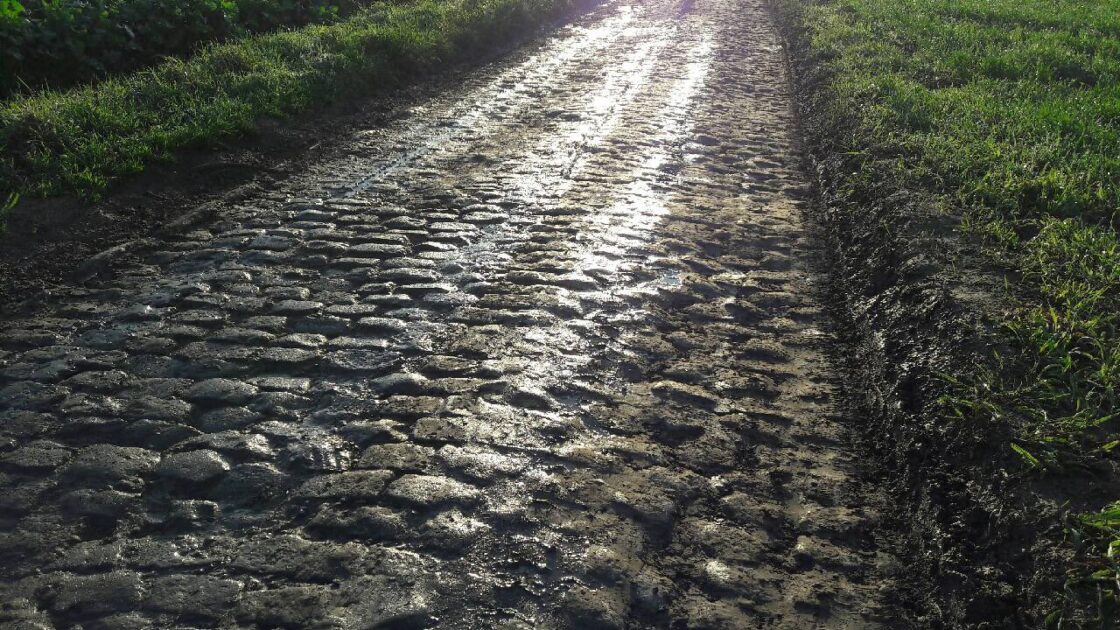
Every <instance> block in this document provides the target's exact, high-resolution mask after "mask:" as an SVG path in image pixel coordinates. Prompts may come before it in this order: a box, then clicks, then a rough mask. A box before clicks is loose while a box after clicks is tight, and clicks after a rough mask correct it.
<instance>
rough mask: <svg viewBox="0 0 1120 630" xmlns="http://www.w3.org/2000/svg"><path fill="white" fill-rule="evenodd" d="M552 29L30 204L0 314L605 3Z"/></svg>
mask: <svg viewBox="0 0 1120 630" xmlns="http://www.w3.org/2000/svg"><path fill="white" fill-rule="evenodd" d="M571 4H572V9H571V10H570V11H566V12H562V13H561V14H560V15H558V16H557V17H556V19H554V20H552V21H551V22H548V23H546V24H545V25H544V26H542V27H540V28H538V29H535V30H530V31H526V32H525V33H524V34H523V36H521V37H518V38H517V39H515V40H512V41H506V42H493V44H492V46H491V48H490V49H489V50H488V51H485V52H483V53H482V54H481V55H479V56H476V57H472V58H466V59H461V60H458V61H456V62H455V63H454V64H451V65H450V66H448V67H447V68H446V69H445V70H443V71H441V72H439V73H437V74H432V75H428V76H424V77H421V78H419V80H418V81H416V82H415V83H413V84H412V85H408V86H405V87H400V88H392V89H388V90H386V91H384V92H382V93H374V94H372V95H363V96H357V95H356V96H354V97H352V98H347V99H344V100H342V101H340V102H336V103H334V104H330V105H327V106H324V107H320V108H317V109H313V110H310V111H308V112H305V113H301V114H297V115H293V116H291V117H289V118H285V119H274V118H262V119H261V120H259V121H258V123H257V128H256V129H255V130H254V132H253V133H251V134H249V135H244V136H234V137H230V138H226V139H225V140H223V141H222V142H219V143H217V146H216V148H196V149H185V150H182V151H179V152H177V153H176V155H175V157H174V160H173V161H171V162H161V163H153V164H150V165H149V166H148V167H147V168H146V169H145V171H144V172H143V173H141V174H139V175H136V176H133V177H130V178H127V179H124V180H121V181H120V182H117V184H116V185H115V186H114V187H113V189H112V190H110V191H109V193H108V194H107V195H106V196H105V198H104V199H102V200H101V201H98V202H95V203H89V202H85V201H82V200H80V199H78V198H77V197H75V196H61V197H50V198H46V199H26V200H24V201H23V202H22V203H20V204H19V205H17V206H16V207H15V208H13V209H12V210H11V211H10V213H9V214H8V216H7V217H6V226H5V229H4V230H3V231H0V312H15V311H18V310H20V309H22V308H23V307H33V305H34V304H35V303H36V302H37V301H38V299H39V298H41V297H43V296H45V295H48V294H49V293H50V292H51V290H52V287H56V286H59V285H60V284H62V283H68V282H74V281H83V280H86V279H88V278H90V277H92V276H94V275H96V274H98V273H100V272H102V271H104V270H105V269H106V268H107V267H110V266H112V265H116V264H119V263H121V262H125V261H127V260H129V256H128V253H129V251H130V250H131V249H132V248H133V246H137V245H140V244H142V243H143V242H144V241H145V240H146V239H150V238H153V237H157V236H158V235H159V234H161V233H164V234H175V233H180V232H182V231H184V230H188V229H190V228H191V227H192V226H194V225H198V224H200V223H202V222H205V221H207V220H210V219H212V218H214V217H216V216H219V213H220V212H221V211H222V210H223V209H225V208H229V207H231V206H234V205H236V204H237V203H238V202H239V201H241V200H244V199H246V198H248V197H249V196H251V195H252V194H253V193H255V192H259V191H261V190H264V189H266V188H268V187H269V186H270V185H272V184H273V183H275V182H277V181H279V180H282V179H284V178H286V177H289V176H291V175H292V174H294V173H298V172H299V169H300V168H301V167H304V166H306V165H307V164H311V163H313V162H315V161H317V160H320V159H322V158H323V157H325V156H328V155H330V154H331V153H332V151H336V150H337V149H338V147H339V146H340V145H341V144H343V143H344V141H345V140H346V139H347V138H348V137H349V135H350V134H352V133H353V132H354V131H356V130H359V129H369V128H376V127H380V126H383V125H385V124H386V123H388V122H389V121H391V120H393V119H395V118H398V117H400V116H403V115H405V114H406V113H407V112H408V110H409V108H410V107H411V106H412V105H413V104H415V103H418V102H421V101H422V100H423V99H424V98H425V97H426V96H430V95H432V94H436V93H438V92H439V91H440V90H442V89H445V88H446V87H448V86H450V85H453V84H454V83H455V82H456V81H458V80H459V79H461V78H462V76H463V75H464V73H466V72H468V71H469V70H471V69H472V68H477V67H479V66H483V65H485V64H487V63H491V62H493V61H495V60H498V59H501V58H502V57H503V56H504V55H505V54H507V53H508V52H510V51H511V50H514V49H517V48H519V47H522V46H525V45H528V44H530V43H531V42H533V41H536V40H538V39H540V38H541V37H542V36H543V35H544V34H545V33H548V32H550V31H551V30H553V29H555V28H556V27H557V26H559V25H561V24H564V23H566V22H568V21H570V20H571V19H573V18H575V17H578V16H579V15H582V14H584V13H587V12H589V11H593V10H595V9H596V8H597V7H599V6H600V5H601V4H602V0H577V1H576V2H573V3H571Z"/></svg>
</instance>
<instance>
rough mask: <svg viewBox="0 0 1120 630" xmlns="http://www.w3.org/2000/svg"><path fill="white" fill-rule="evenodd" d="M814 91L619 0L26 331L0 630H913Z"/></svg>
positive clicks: (6, 478)
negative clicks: (804, 136)
mask: <svg viewBox="0 0 1120 630" xmlns="http://www.w3.org/2000/svg"><path fill="white" fill-rule="evenodd" d="M789 99H790V96H789V93H788V89H787V84H786V78H785V68H784V64H783V53H782V50H781V47H780V42H779V40H778V38H777V36H776V34H775V32H774V30H773V28H772V26H771V24H770V22H769V20H768V17H767V14H766V12H765V10H764V8H763V5H762V0H698V1H697V2H691V1H690V0H685V2H683V3H681V2H671V1H667V0H651V1H650V2H647V3H642V4H634V5H628V4H625V3H620V2H616V3H608V4H607V5H605V6H604V7H603V8H602V9H601V10H599V11H597V12H595V13H594V14H593V15H590V16H588V17H586V18H584V19H582V20H581V21H579V22H578V23H576V24H574V25H572V26H569V27H566V28H564V29H561V30H560V31H559V32H557V33H556V34H554V35H553V36H552V37H550V38H548V39H547V40H545V41H543V42H541V43H540V44H539V45H536V46H534V47H532V49H530V50H525V51H522V52H520V53H517V54H515V55H513V56H512V57H511V58H509V59H507V60H505V61H503V62H501V63H498V64H495V65H493V66H491V67H488V68H484V69H483V70H481V71H479V72H475V73H473V74H472V75H470V76H468V77H467V79H466V81H465V83H464V85H462V86H461V87H460V88H457V89H455V90H452V91H450V92H447V93H445V94H443V95H441V96H439V97H437V98H435V99H433V100H430V101H426V102H424V103H422V104H419V105H417V106H415V107H414V108H413V109H412V111H410V112H409V113H408V115H406V116H403V117H402V118H401V119H400V120H398V121H397V122H396V123H393V124H391V125H390V126H388V127H386V128H378V129H369V130H365V131H362V132H360V133H357V134H355V135H354V137H353V138H352V140H350V141H349V142H347V143H346V144H345V147H344V148H343V150H342V151H340V152H338V153H337V156H336V158H333V159H330V160H326V161H324V162H323V163H320V164H318V165H317V166H315V167H314V168H313V169H311V170H310V171H309V172H306V173H304V174H302V175H300V176H297V177H293V178H290V179H289V180H287V181H286V182H285V183H283V184H282V185H281V186H280V187H279V188H278V189H276V190H275V191H274V192H272V193H271V194H268V195H265V196H259V197H256V198H253V199H250V200H248V201H245V202H243V203H242V204H241V205H240V206H239V207H238V208H236V209H234V210H233V211H232V212H229V213H227V214H226V215H224V216H223V217H222V218H221V219H220V220H219V221H217V222H216V223H212V224H209V225H207V226H205V227H204V228H202V229H196V230H194V231H190V232H189V233H186V234H182V235H180V236H178V237H174V238H169V239H163V240H152V241H150V242H147V243H145V244H143V245H142V247H140V248H139V250H138V252H139V253H138V254H136V255H137V256H138V257H139V262H131V263H129V264H126V265H123V266H121V267H120V268H118V269H117V270H116V272H115V273H112V274H107V275H105V274H103V275H102V276H98V277H95V278H93V279H91V280H89V281H87V282H86V283H84V284H83V285H81V286H74V287H71V288H69V289H66V290H63V291H60V292H58V293H57V294H55V295H52V296H50V297H49V298H47V299H45V300H43V301H41V302H39V303H38V304H37V305H36V306H35V307H34V308H30V309H25V312H24V313H22V314H20V315H18V316H12V317H9V318H8V319H7V320H6V321H5V322H4V323H3V324H2V329H0V331H2V332H0V335H2V337H0V339H2V341H0V362H2V369H0V566H2V567H3V570H4V574H3V582H2V584H0V602H2V604H3V605H2V608H0V625H2V626H3V627H4V628H120V629H124V628H149V627H155V628H163V627H181V628H376V627H394V628H396V627H405V628H412V627H445V628H491V627H516V628H536V627H543V628H548V627H587V628H590V627H636V628H637V627H682V628H684V627H688V628H703V627H712V628H755V627H767V628H814V627H829V628H832V627H836V628H862V627H874V626H878V625H887V626H889V625H891V624H890V622H891V615H890V614H889V607H888V606H887V605H886V603H885V599H886V595H885V594H886V593H887V592H889V590H890V589H889V581H887V580H885V578H883V577H882V576H883V575H885V574H887V573H889V572H890V571H891V570H892V566H893V565H894V563H895V561H894V560H892V559H891V558H890V557H889V556H888V555H887V554H885V553H883V552H882V551H880V550H879V549H878V548H877V543H876V537H875V533H876V529H877V523H878V520H879V517H878V514H877V512H876V508H875V507H874V506H875V505H876V504H877V503H876V502H877V499H876V496H875V495H874V493H871V492H869V490H868V489H867V488H866V487H865V486H863V485H861V484H860V483H859V480H858V475H857V473H856V466H855V461H854V460H855V455H854V454H853V451H852V450H850V448H849V447H848V446H847V442H848V437H847V433H846V431H847V429H846V428H845V423H844V422H843V420H842V418H840V417H839V416H838V415H837V410H836V408H835V407H834V404H835V403H834V401H833V397H834V393H835V389H836V387H835V385H836V383H835V380H836V376H835V374H834V373H833V371H832V370H831V368H830V367H829V364H828V361H827V353H828V349H829V347H830V344H831V343H833V342H832V341H831V340H830V336H829V334H828V333H827V332H826V329H827V324H826V322H825V317H824V315H823V313H822V310H821V308H820V306H819V304H818V303H816V301H815V300H816V299H817V298H816V292H815V290H814V288H813V287H814V276H813V274H812V273H811V271H810V269H809V263H810V262H811V260H812V257H813V245H812V242H811V239H810V235H809V233H808V232H807V230H806V228H805V227H804V226H803V224H802V220H801V218H800V213H801V208H802V204H803V201H802V200H803V199H804V198H805V197H806V190H805V184H804V181H803V178H802V176H801V174H800V173H799V171H798V170H797V164H796V163H795V161H794V149H793V133H794V131H793V120H792V116H791V114H790V108H789V105H790V102H789Z"/></svg>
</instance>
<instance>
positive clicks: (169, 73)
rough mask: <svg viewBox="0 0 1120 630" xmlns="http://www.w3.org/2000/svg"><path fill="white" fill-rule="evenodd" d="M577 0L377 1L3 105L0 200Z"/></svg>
mask: <svg viewBox="0 0 1120 630" xmlns="http://www.w3.org/2000/svg"><path fill="white" fill-rule="evenodd" d="M579 1H580V0H418V1H417V2H413V3H408V4H394V3H376V4H373V5H371V6H370V7H368V8H366V9H364V10H362V11H361V12H360V13H358V14H357V15H355V16H353V17H351V18H349V19H346V20H344V21H341V22H338V23H334V24H329V25H321V26H310V27H307V28H304V29H300V30H297V31H289V32H281V33H273V34H267V35H259V36H253V37H248V38H245V39H242V40H238V41H236V42H231V43H225V44H219V45H213V46H210V47H208V48H206V49H204V50H203V51H202V52H200V53H199V54H198V55H196V56H194V57H192V58H191V59H189V60H187V61H181V60H172V61H168V62H166V63H164V64H161V65H159V66H157V67H154V68H152V69H149V70H144V71H141V72H138V73H136V74H133V75H130V76H127V77H123V78H114V79H108V80H105V81H103V82H101V83H98V84H96V85H94V86H92V87H88V88H83V89H77V90H72V91H67V92H60V93H50V92H49V93H44V94H41V95H37V96H30V97H20V98H16V99H14V100H11V101H8V102H5V103H3V104H0V199H8V198H9V196H10V195H13V194H14V195H22V196H24V197H44V196H48V195H58V194H77V195H79V196H81V197H83V198H86V199H92V198H96V197H98V196H99V195H101V194H102V193H103V192H104V191H105V190H106V188H107V187H108V186H109V185H110V183H111V182H112V181H113V180H115V179H117V178H120V177H122V176H126V175H130V174H135V173H139V172H141V171H142V170H143V169H144V167H145V165H146V164H148V163H150V162H151V161H153V160H168V159H170V158H171V157H172V156H173V154H174V152H175V151H176V150H177V149H181V148H186V147H196V146H200V145H206V144H208V143H213V142H214V141H216V140H218V139H220V138H222V137H225V136H229V135H233V134H238V133H243V132H246V131H250V130H252V129H253V128H254V127H255V126H256V124H257V121H258V120H259V119H260V118H261V117H264V116H285V115H289V114H292V113H295V112H300V111H304V110H308V109H310V108H312V107H315V106H318V105H321V104H324V103H328V102H330V101H333V100H335V99H337V98H339V97H341V96H344V95H347V94H354V93H359V94H360V93H368V92H371V91H373V90H378V89H384V88H390V87H393V86H395V85H399V84H401V83H403V82H405V81H407V80H409V79H410V78H411V77H414V76H416V75H419V74H423V73H427V72H431V71H433V70H435V69H438V68H441V67H444V66H445V65H446V64H447V63H451V62H455V61H458V60H463V59H466V58H469V57H471V56H473V55H477V54H480V53H481V52H484V51H486V50H489V49H493V48H495V47H496V46H499V45H501V44H502V43H503V42H508V41H511V40H512V39H514V38H517V37H519V36H521V35H523V34H524V33H525V32H526V31H528V30H532V29H535V28H537V27H538V26H539V25H541V24H543V23H545V22H547V21H549V20H552V19H554V18H555V17H556V16H557V15H558V14H560V13H561V12H563V11H565V10H568V9H570V8H572V5H574V4H576V3H577V2H579Z"/></svg>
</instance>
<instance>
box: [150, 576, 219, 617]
mask: <svg viewBox="0 0 1120 630" xmlns="http://www.w3.org/2000/svg"><path fill="white" fill-rule="evenodd" d="M240 593H241V584H240V583H239V582H235V581H233V580H227V579H223V578H218V577H213V576H209V575H168V576H164V577H158V578H155V579H153V580H152V582H151V584H150V586H149V588H148V594H147V597H146V598H145V599H144V607H145V608H148V609H150V610H157V611H160V612H168V613H190V614H191V615H199V616H203V617H212V618H218V617H221V616H222V615H224V614H225V611H226V609H227V608H228V607H229V606H230V604H232V603H233V602H234V601H236V600H237V598H238V596H239V595H240Z"/></svg>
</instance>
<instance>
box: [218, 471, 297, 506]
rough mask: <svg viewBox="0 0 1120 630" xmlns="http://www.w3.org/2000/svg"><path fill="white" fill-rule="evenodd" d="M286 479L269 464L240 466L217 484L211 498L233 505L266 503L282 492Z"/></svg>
mask: <svg viewBox="0 0 1120 630" xmlns="http://www.w3.org/2000/svg"><path fill="white" fill-rule="evenodd" d="M286 479H287V477H286V475H284V473H282V472H280V471H279V470H277V469H276V467H275V466H273V465H271V464H241V465H239V466H235V467H234V468H233V469H232V470H231V471H230V472H229V474H227V475H226V476H225V478H223V479H222V480H221V482H219V483H218V486H217V487H216V488H214V491H213V494H212V496H213V498H215V499H218V500H219V501H225V502H227V503H231V504H234V505H241V504H251V503H256V502H259V501H268V500H270V499H272V498H273V497H275V496H277V495H279V494H280V493H281V492H282V491H283V489H284V486H285V483H286Z"/></svg>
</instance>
